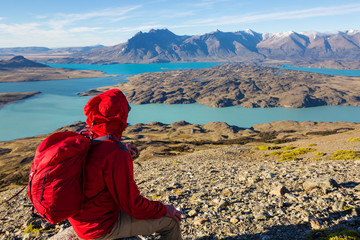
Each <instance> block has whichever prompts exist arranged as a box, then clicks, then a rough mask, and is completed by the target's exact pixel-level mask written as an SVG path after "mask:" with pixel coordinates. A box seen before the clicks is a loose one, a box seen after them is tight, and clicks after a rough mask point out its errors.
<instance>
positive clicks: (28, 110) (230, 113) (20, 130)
mask: <svg viewBox="0 0 360 240" xmlns="http://www.w3.org/2000/svg"><path fill="white" fill-rule="evenodd" d="M215 65H218V63H165V64H113V65H87V64H51V66H53V67H63V68H70V69H79V70H81V69H87V70H100V71H104V72H105V73H108V74H118V75H121V76H118V77H107V78H86V79H69V80H55V81H38V82H20V83H0V92H26V91H41V92H42V93H41V94H39V95H37V96H34V97H31V98H28V99H25V100H22V101H19V102H17V103H13V104H8V105H5V106H4V107H2V108H0V141H6V140H12V139H16V138H21V137H29V136H34V135H39V134H45V133H49V132H52V131H54V130H56V129H57V128H60V127H62V126H65V125H68V124H72V123H74V122H75V121H79V120H80V121H84V120H85V116H84V115H83V113H82V110H83V107H84V105H85V104H86V102H87V101H88V100H89V99H90V97H79V96H78V95H77V93H79V92H84V91H86V90H89V89H92V88H97V87H101V86H111V85H115V84H117V83H118V82H119V81H126V77H127V76H130V75H134V74H138V73H143V72H155V71H168V70H178V69H189V68H204V67H212V66H215ZM287 69H293V70H300V71H317V72H318V73H326V74H337V75H346V76H356V74H359V75H357V76H360V70H336V69H309V68H296V69H294V67H291V66H287ZM354 71H355V72H354ZM356 71H358V72H356ZM131 106H132V110H131V114H130V116H129V123H130V124H135V123H149V122H154V121H158V122H163V123H168V124H169V123H173V122H176V121H180V120H185V121H187V122H190V123H198V124H206V123H208V122H214V121H221V122H226V123H228V124H230V125H236V126H239V127H243V128H249V127H251V126H253V125H254V124H258V123H266V122H272V121H281V120H294V121H326V122H333V121H347V122H360V114H359V113H360V107H348V106H324V107H312V108H302V109H290V108H268V109H262V108H244V107H239V106H235V107H226V108H211V107H208V106H204V105H200V104H184V105H181V104H180V105H167V104H145V105H135V104H131Z"/></svg>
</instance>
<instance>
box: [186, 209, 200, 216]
mask: <svg viewBox="0 0 360 240" xmlns="http://www.w3.org/2000/svg"><path fill="white" fill-rule="evenodd" d="M197 214H198V213H197V212H196V210H194V209H193V210H191V211H190V212H188V216H189V217H195V216H196V215H197Z"/></svg>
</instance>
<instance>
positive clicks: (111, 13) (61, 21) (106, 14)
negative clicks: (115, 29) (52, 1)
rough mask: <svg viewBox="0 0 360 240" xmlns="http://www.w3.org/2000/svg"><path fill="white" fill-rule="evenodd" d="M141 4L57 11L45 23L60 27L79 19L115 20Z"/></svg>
mask: <svg viewBox="0 0 360 240" xmlns="http://www.w3.org/2000/svg"><path fill="white" fill-rule="evenodd" d="M141 7H142V6H141V5H136V6H131V7H126V8H125V7H122V8H107V9H102V10H97V11H92V12H86V13H75V14H64V13H59V14H57V15H55V16H54V17H53V18H50V19H49V20H48V21H47V22H46V24H47V25H48V26H49V27H50V28H53V29H61V28H65V27H66V26H69V25H71V24H74V23H76V22H79V21H85V20H91V19H96V18H103V19H106V21H107V22H116V21H120V20H123V19H126V18H129V16H126V14H128V13H130V12H132V11H134V10H136V9H139V8H141Z"/></svg>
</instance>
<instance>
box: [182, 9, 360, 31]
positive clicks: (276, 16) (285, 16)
mask: <svg viewBox="0 0 360 240" xmlns="http://www.w3.org/2000/svg"><path fill="white" fill-rule="evenodd" d="M356 12H360V4H348V5H342V6H330V7H318V8H309V9H300V10H293V11H286V12H274V13H263V14H252V15H251V14H248V15H246V16H241V17H239V16H226V17H220V18H209V19H199V20H193V21H192V25H196V26H217V25H232V24H243V23H250V22H265V21H271V20H289V19H305V18H312V17H323V16H336V15H345V14H349V13H356ZM176 27H177V26H175V28H176Z"/></svg>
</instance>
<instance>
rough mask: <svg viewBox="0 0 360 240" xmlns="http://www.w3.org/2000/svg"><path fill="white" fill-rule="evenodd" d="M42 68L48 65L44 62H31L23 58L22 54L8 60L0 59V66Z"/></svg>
mask: <svg viewBox="0 0 360 240" xmlns="http://www.w3.org/2000/svg"><path fill="white" fill-rule="evenodd" d="M29 67H35V68H44V67H49V66H47V65H45V64H41V63H37V62H33V61H31V60H29V59H26V58H24V57H23V56H16V57H13V58H11V59H10V60H4V61H0V68H29Z"/></svg>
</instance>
